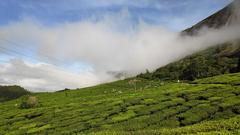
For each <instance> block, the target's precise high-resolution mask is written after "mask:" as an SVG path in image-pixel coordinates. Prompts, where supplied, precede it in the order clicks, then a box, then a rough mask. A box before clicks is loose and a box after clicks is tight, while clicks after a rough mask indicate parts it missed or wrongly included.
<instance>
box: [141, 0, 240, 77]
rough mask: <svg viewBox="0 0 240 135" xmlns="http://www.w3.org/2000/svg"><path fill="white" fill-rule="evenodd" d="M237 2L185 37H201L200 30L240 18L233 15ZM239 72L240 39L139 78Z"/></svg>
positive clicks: (201, 75) (215, 27)
mask: <svg viewBox="0 0 240 135" xmlns="http://www.w3.org/2000/svg"><path fill="white" fill-rule="evenodd" d="M234 4H235V5H239V1H238V0H235V1H234V2H232V3H231V4H229V5H228V6H226V7H225V8H223V9H222V10H220V11H218V12H216V13H215V14H213V15H211V16H209V17H207V18H206V19H204V20H203V21H201V22H199V23H197V24H196V25H194V26H192V27H190V28H188V29H186V30H184V31H182V36H197V34H198V32H199V30H201V29H202V28H205V27H208V28H212V29H218V28H222V27H224V26H229V25H231V24H232V23H234V21H236V20H234V19H236V18H233V16H236V13H233V10H232V8H233V6H234ZM193 46H194V44H193ZM239 71H240V39H238V40H235V41H229V42H226V43H223V44H218V45H217V44H216V45H214V46H212V47H210V48H207V49H205V50H203V51H200V52H197V53H194V54H192V55H190V56H187V57H185V58H183V59H181V60H177V61H175V62H173V63H170V64H168V65H166V66H163V67H160V68H158V69H157V70H156V71H154V72H152V73H149V72H147V73H144V74H141V75H139V77H142V78H146V79H161V80H195V79H199V78H205V77H211V76H216V75H221V74H226V73H237V72H239Z"/></svg>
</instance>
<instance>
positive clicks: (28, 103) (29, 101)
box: [20, 95, 39, 109]
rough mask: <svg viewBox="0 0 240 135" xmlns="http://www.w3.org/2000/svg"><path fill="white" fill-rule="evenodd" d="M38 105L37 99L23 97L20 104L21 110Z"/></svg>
mask: <svg viewBox="0 0 240 135" xmlns="http://www.w3.org/2000/svg"><path fill="white" fill-rule="evenodd" d="M38 105H39V102H38V98H37V97H35V96H29V95H28V96H25V97H24V98H23V99H22V102H21V104H20V108H21V109H28V108H34V107H37V106H38Z"/></svg>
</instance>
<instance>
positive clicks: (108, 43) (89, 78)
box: [0, 13, 240, 90]
mask: <svg viewBox="0 0 240 135" xmlns="http://www.w3.org/2000/svg"><path fill="white" fill-rule="evenodd" d="M127 15H128V14H126V13H125V14H123V17H122V18H121V17H119V18H121V19H123V20H121V19H117V22H116V21H115V20H116V17H112V18H107V19H106V20H103V21H100V22H96V23H94V22H88V21H85V22H76V23H66V24H61V25H58V26H55V27H48V26H42V25H41V24H39V23H36V22H32V21H30V20H25V21H22V22H18V23H12V24H10V25H8V26H4V27H1V28H0V37H1V38H6V39H11V40H14V41H18V42H30V43H33V45H31V44H24V45H22V46H21V45H20V46H19V47H21V48H26V49H27V48H29V47H32V46H34V47H35V48H36V52H35V53H36V55H38V57H40V58H46V57H47V58H52V59H51V62H52V63H55V62H56V61H55V60H56V59H60V60H61V61H65V62H68V63H71V62H76V61H77V62H78V61H79V62H86V63H88V64H89V65H90V66H91V67H92V69H93V71H86V72H85V73H81V74H77V73H74V72H69V71H67V70H62V69H58V68H57V67H56V66H53V65H50V64H26V63H24V62H22V61H16V60H14V61H11V62H10V63H8V64H3V65H1V70H0V72H1V74H0V75H1V78H4V79H2V80H1V82H5V83H6V84H19V85H22V86H25V87H27V88H29V89H32V90H56V89H63V88H65V87H69V88H74V87H83V86H89V85H94V84H97V83H100V82H106V81H111V80H114V79H116V78H114V76H113V74H110V73H116V72H117V73H118V72H119V73H122V72H124V73H126V74H128V75H136V74H138V73H140V72H144V71H145V70H146V69H149V70H154V69H156V68H158V67H160V66H164V65H166V64H168V63H169V62H172V61H174V60H177V59H180V58H182V57H184V56H186V55H189V54H192V53H194V52H196V51H198V50H202V49H205V48H207V47H209V46H212V45H216V44H221V43H224V42H227V41H232V40H236V39H238V38H240V28H239V25H236V26H231V27H224V28H222V29H219V30H212V29H207V28H206V29H203V30H202V31H201V32H200V34H199V36H196V37H184V38H183V37H181V36H180V34H179V33H177V32H172V31H169V30H167V29H165V28H162V27H159V26H151V25H148V24H145V23H141V24H139V25H138V26H137V27H135V28H133V27H129V25H128V24H124V25H121V22H124V19H125V17H124V16H127ZM117 18H118V17H117ZM118 24H120V26H121V27H120V28H121V29H124V30H121V31H119V28H118V29H115V25H118ZM9 47H11V46H9ZM69 66H71V64H70V65H69Z"/></svg>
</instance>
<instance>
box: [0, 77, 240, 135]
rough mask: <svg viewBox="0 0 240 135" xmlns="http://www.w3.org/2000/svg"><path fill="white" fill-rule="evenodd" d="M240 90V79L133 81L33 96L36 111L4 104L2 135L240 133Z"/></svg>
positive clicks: (0, 118)
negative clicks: (181, 81) (37, 100)
mask: <svg viewBox="0 0 240 135" xmlns="http://www.w3.org/2000/svg"><path fill="white" fill-rule="evenodd" d="M225 78H228V79H225ZM229 80H234V81H229ZM239 84H240V74H239V73H237V74H227V75H223V76H216V77H213V78H206V79H202V80H196V81H195V82H193V83H191V84H189V83H166V82H165V83H163V82H160V81H150V80H144V79H139V78H138V79H136V78H135V79H129V80H123V81H118V82H114V83H109V84H103V85H99V86H95V87H90V88H85V89H81V90H75V91H62V92H55V93H39V94H34V96H35V97H37V98H38V99H39V103H40V106H38V107H35V108H30V109H21V108H19V104H20V103H21V102H22V99H23V98H24V97H22V98H20V99H16V100H12V101H8V102H3V103H0V110H1V115H0V134H7V133H8V134H15V135H17V134H26V133H28V134H75V133H78V134H87V133H91V134H95V133H96V132H97V134H104V135H106V134H109V135H110V134H111V135H112V134H163V135H166V134H169V135H170V134H171V135H172V134H179V133H185V134H187V133H188V134H190V133H192V134H196V133H203V132H205V133H208V132H209V133H216V134H217V133H222V134H223V133H226V134H231V133H237V132H238V133H239V130H240V127H239V122H240V118H239V114H240V100H239V94H240V86H239ZM229 118H230V119H229ZM195 124H196V125H195Z"/></svg>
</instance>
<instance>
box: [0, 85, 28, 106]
mask: <svg viewBox="0 0 240 135" xmlns="http://www.w3.org/2000/svg"><path fill="white" fill-rule="evenodd" d="M29 93H30V92H28V91H27V90H25V89H24V88H22V87H20V86H0V102H2V101H8V100H11V99H16V98H18V97H21V96H23V95H27V94H29Z"/></svg>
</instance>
